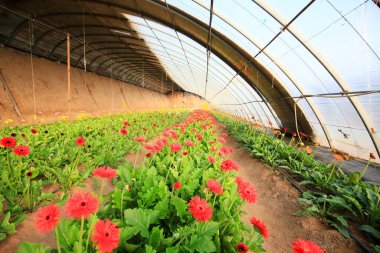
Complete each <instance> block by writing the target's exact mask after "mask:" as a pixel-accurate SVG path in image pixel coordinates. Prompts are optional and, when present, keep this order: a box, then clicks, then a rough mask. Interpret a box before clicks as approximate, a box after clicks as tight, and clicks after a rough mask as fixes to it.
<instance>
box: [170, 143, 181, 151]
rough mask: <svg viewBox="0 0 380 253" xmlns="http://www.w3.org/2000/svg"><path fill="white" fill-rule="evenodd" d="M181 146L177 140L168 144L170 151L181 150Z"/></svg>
mask: <svg viewBox="0 0 380 253" xmlns="http://www.w3.org/2000/svg"><path fill="white" fill-rule="evenodd" d="M181 148H182V145H181V144H179V143H178V142H174V143H172V144H170V149H171V150H172V152H178V151H180V150H181Z"/></svg>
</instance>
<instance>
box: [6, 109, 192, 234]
mask: <svg viewBox="0 0 380 253" xmlns="http://www.w3.org/2000/svg"><path fill="white" fill-rule="evenodd" d="M185 115H186V113H175V114H174V113H157V112H156V113H139V114H133V115H132V114H127V115H125V114H122V115H116V116H108V117H101V118H96V117H93V118H86V117H84V118H83V117H80V119H79V120H77V121H73V122H70V123H68V122H66V121H61V122H55V123H51V124H47V125H34V126H17V127H7V128H3V129H0V138H3V137H8V136H11V135H13V136H15V137H14V138H15V139H16V140H17V143H18V145H26V146H29V147H30V150H31V152H30V154H29V155H28V156H26V157H19V156H17V155H16V154H14V153H13V152H12V149H11V148H4V147H0V176H1V177H0V205H1V206H0V207H1V208H0V217H1V220H0V222H1V223H3V225H2V227H1V228H0V241H1V240H4V239H5V238H6V234H8V233H14V228H13V227H14V225H16V224H15V222H14V221H15V220H19V218H20V217H21V216H20V215H21V214H22V213H23V212H32V211H35V210H36V209H37V208H39V207H41V206H43V205H46V204H47V203H49V202H54V201H58V198H59V196H58V195H55V194H53V192H52V191H50V190H48V191H47V190H46V189H45V188H46V187H47V186H49V185H52V184H54V186H55V187H53V188H55V189H54V191H58V190H62V191H63V192H66V191H68V190H70V189H71V188H72V187H73V186H74V185H79V184H80V182H82V181H83V180H84V179H86V178H88V177H89V176H90V175H91V172H92V170H93V169H94V168H96V167H99V166H111V167H112V166H113V167H116V166H118V165H119V164H122V163H125V161H124V159H123V158H124V155H125V154H126V153H129V152H135V151H137V150H139V149H140V146H141V144H140V143H138V142H136V141H134V140H133V139H134V138H135V137H136V136H143V137H144V138H146V139H149V138H152V137H154V136H156V135H158V134H160V133H161V132H162V131H163V130H164V128H165V127H166V125H167V124H173V123H175V122H177V121H178V120H180V119H182V118H183V117H184V116H185ZM163 120H164V121H165V122H163ZM124 121H128V122H130V123H131V126H128V127H126V130H127V131H128V135H121V134H120V129H121V128H122V127H123V126H124V125H123V122H124ZM153 124H156V126H153ZM144 128H145V129H146V130H144ZM32 129H36V130H37V131H38V133H37V134H33V133H32V132H31V130H32ZM22 135H23V136H24V137H23V136H22ZM80 136H82V137H84V138H85V140H86V142H85V145H84V146H82V147H79V146H77V145H76V144H75V139H76V138H77V137H80ZM56 186H58V187H59V189H57V188H56ZM3 203H6V205H5V206H6V209H5V210H3V206H2V205H3ZM8 216H10V217H8ZM7 217H8V220H6V218H7Z"/></svg>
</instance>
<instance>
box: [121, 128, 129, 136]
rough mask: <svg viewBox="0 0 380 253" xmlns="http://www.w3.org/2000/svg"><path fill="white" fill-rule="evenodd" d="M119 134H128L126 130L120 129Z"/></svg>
mask: <svg viewBox="0 0 380 253" xmlns="http://www.w3.org/2000/svg"><path fill="white" fill-rule="evenodd" d="M120 133H121V134H122V135H127V134H128V131H127V130H126V129H124V128H122V129H120Z"/></svg>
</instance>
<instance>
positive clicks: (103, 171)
mask: <svg viewBox="0 0 380 253" xmlns="http://www.w3.org/2000/svg"><path fill="white" fill-rule="evenodd" d="M92 174H93V175H94V176H98V177H102V178H108V179H112V178H115V177H116V170H115V169H113V168H111V167H106V166H102V167H99V168H95V169H94V171H93V172H92Z"/></svg>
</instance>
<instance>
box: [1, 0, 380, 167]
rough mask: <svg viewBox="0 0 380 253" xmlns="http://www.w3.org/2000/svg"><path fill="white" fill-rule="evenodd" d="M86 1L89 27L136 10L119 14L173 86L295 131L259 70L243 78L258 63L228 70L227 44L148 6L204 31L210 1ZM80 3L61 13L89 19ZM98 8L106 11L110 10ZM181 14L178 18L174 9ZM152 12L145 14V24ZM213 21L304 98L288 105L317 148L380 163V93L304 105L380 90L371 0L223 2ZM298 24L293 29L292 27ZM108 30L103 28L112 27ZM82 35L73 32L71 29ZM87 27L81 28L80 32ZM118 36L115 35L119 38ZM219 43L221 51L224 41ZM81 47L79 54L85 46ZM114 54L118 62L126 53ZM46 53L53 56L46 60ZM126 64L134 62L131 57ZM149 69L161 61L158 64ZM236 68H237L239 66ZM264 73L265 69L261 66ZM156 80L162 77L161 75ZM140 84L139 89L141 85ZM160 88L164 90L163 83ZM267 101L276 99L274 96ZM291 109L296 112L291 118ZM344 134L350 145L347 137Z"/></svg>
mask: <svg viewBox="0 0 380 253" xmlns="http://www.w3.org/2000/svg"><path fill="white" fill-rule="evenodd" d="M0 2H1V0H0ZM23 2H25V3H26V4H27V3H32V2H36V3H37V5H36V6H34V8H38V5H40V4H41V3H40V2H39V1H38V0H33V1H17V3H20V5H21V7H22V4H23ZM82 2H83V3H85V6H88V7H90V4H92V3H94V4H95V5H94V6H92V5H91V8H93V9H91V12H92V14H91V12H89V13H85V15H86V19H88V18H89V17H90V16H91V15H96V18H97V19H98V20H97V21H99V20H101V22H103V23H108V22H109V21H108V20H107V22H106V21H105V20H106V19H109V18H112V20H113V23H112V24H113V25H115V26H116V25H119V23H120V17H118V18H116V17H115V18H113V16H112V15H114V13H113V12H112V11H111V9H112V8H111V6H113V7H115V6H118V7H116V8H114V9H113V11H115V10H116V9H118V8H119V7H120V6H121V7H122V8H119V9H122V10H123V9H124V8H125V10H128V11H126V12H123V11H122V10H119V13H117V15H120V16H121V17H124V18H125V20H128V26H130V27H131V28H132V30H133V31H132V30H130V31H131V32H132V33H133V36H138V37H139V38H143V39H144V43H145V44H146V45H147V46H148V47H149V49H150V51H151V52H153V54H154V56H155V57H157V58H158V61H159V63H160V64H161V65H162V67H163V68H164V69H165V71H166V73H167V74H168V76H169V78H170V79H171V80H174V82H175V83H176V84H178V85H179V86H181V87H182V88H183V89H184V90H186V91H189V92H193V93H195V94H198V95H200V96H202V97H205V98H206V99H207V100H208V101H209V102H210V103H212V104H213V105H214V106H216V107H217V108H220V109H221V110H223V111H226V112H230V113H232V114H235V115H238V116H241V117H244V118H246V119H251V117H252V116H254V117H255V119H254V120H256V121H257V122H258V123H260V124H263V125H268V123H269V122H272V123H273V124H274V126H275V127H286V125H283V124H284V122H285V121H286V120H287V119H286V118H284V115H290V116H292V112H291V113H290V114H289V113H288V114H286V113H285V114H284V113H283V112H282V111H281V113H282V114H281V115H282V116H281V118H279V117H278V116H277V115H280V114H278V113H280V112H279V110H281V108H279V105H280V104H281V103H280V102H279V100H275V99H273V98H272V97H270V96H269V97H268V96H266V97H265V96H263V94H261V93H259V91H258V90H257V89H256V88H255V85H260V82H263V81H265V80H264V79H262V77H261V76H259V69H257V71H256V73H257V80H252V76H251V77H250V78H251V79H250V83H249V84H248V83H247V82H246V80H247V76H246V75H245V74H246V73H245V71H241V72H240V71H237V70H238V69H237V66H248V63H249V62H247V63H244V62H238V63H236V62H233V61H234V60H235V59H233V58H229V57H228V56H227V58H228V59H227V58H226V57H225V56H224V60H228V61H229V64H230V65H228V64H226V63H225V62H224V61H222V60H221V59H219V58H218V56H217V55H216V54H214V50H215V48H214V47H215V45H214V44H218V43H219V42H220V41H214V40H211V43H210V48H209V47H207V49H211V50H206V48H205V46H204V45H203V46H202V45H200V44H198V43H197V42H196V41H198V42H199V41H200V39H199V37H198V38H196V37H197V36H196V35H194V34H192V36H193V37H191V38H190V37H187V36H186V35H185V34H182V33H181V32H180V31H181V29H182V30H184V29H183V27H176V25H177V24H176V23H175V22H174V20H175V19H174V18H173V17H171V18H172V21H173V22H171V23H170V22H167V23H166V25H167V26H164V25H162V24H159V23H156V22H154V21H152V19H153V20H156V19H157V20H163V19H162V17H163V16H162V14H163V13H162V12H160V13H158V11H161V10H158V9H159V8H157V9H156V10H154V11H157V13H153V12H151V13H149V12H148V11H152V10H153V7H151V6H149V7H148V8H151V9H146V10H141V8H144V7H145V6H148V5H146V3H152V4H155V5H157V6H159V4H158V3H161V6H159V7H160V8H161V9H163V8H164V6H166V8H167V11H168V12H167V13H165V14H169V15H172V14H173V13H175V14H176V15H177V14H178V15H182V13H185V14H186V15H188V16H189V17H191V18H192V19H193V21H194V22H195V23H196V24H198V22H199V23H203V25H204V27H207V26H208V25H209V22H210V13H211V11H210V6H209V5H210V1H202V0H166V1H165V0H161V1H160V0H146V1H138V2H137V1H134V0H132V1H118V0H112V1H102V0H83V1H76V2H75V4H81V3H82ZM12 3H13V2H12ZM57 3H58V2H57ZM69 3H70V5H72V6H71V7H70V8H71V10H70V8H69V7H66V6H67V5H68V4H69ZM87 3H88V5H87ZM26 4H25V5H26ZM59 4H61V2H59ZM75 4H74V3H72V2H71V1H67V2H66V1H65V3H64V6H61V7H65V10H62V14H63V15H77V16H78V14H79V12H77V13H76V14H75V13H74V12H73V11H72V9H75V8H77V6H75ZM96 4H99V5H102V7H99V6H97V5H96ZM140 5H141V7H140ZM107 8H109V9H110V10H107ZM139 8H140V9H139ZM173 9H175V10H174V11H173ZM177 10H180V11H181V12H182V13H179V12H178V11H177ZM42 11H43V9H42ZM65 11H66V13H65ZM142 11H144V13H145V14H144V15H146V16H145V17H144V15H143V14H142ZM100 12H101V13H100ZM127 12H128V13H127ZM139 12H140V13H139ZM212 14H213V15H212V23H211V27H212V29H210V30H209V34H210V31H212V32H213V33H215V32H217V33H219V34H222V35H223V36H225V37H226V38H227V39H229V40H231V41H232V42H234V43H235V45H237V47H240V48H239V49H237V50H240V51H239V52H242V51H245V52H244V53H247V54H248V55H249V56H250V57H251V59H254V60H255V61H257V62H258V63H260V64H261V65H262V66H264V67H265V71H269V72H268V73H269V75H270V76H271V79H272V87H269V88H271V89H272V90H275V89H279V88H281V89H284V90H285V91H286V92H287V93H288V94H289V95H290V96H292V97H294V98H290V99H288V100H287V101H290V100H291V103H290V102H289V103H288V104H289V105H291V104H294V103H295V102H296V103H297V104H296V105H297V106H298V108H299V109H300V111H299V116H300V117H301V116H305V117H306V120H307V121H308V123H309V124H310V125H311V127H312V132H313V137H314V139H315V141H317V142H320V143H321V145H324V146H330V147H333V148H337V149H340V150H343V151H346V152H347V153H349V154H351V155H353V156H357V157H362V158H365V159H367V158H368V154H369V152H376V151H377V154H378V155H379V146H380V142H379V138H378V129H379V127H380V118H379V117H378V116H379V115H378V114H379V106H378V105H379V104H380V103H379V102H380V97H379V93H378V92H375V93H372V94H367V95H365V96H358V97H346V96H342V97H341V98H326V97H321V96H312V97H306V98H302V99H298V98H296V97H298V96H302V95H308V94H322V93H334V92H337V93H340V92H342V91H344V92H359V91H363V90H364V91H371V90H378V89H379V87H378V86H380V82H379V81H380V58H379V55H380V35H379V33H378V32H377V30H378V29H377V26H378V24H379V23H380V9H379V8H378V7H377V6H376V5H375V4H374V2H372V1H371V0H351V1H345V0H334V1H332V0H318V1H315V0H312V1H304V0H297V1H294V0H292V1H277V0H265V1H264V0H224V1H221V0H218V1H216V0H215V1H214V4H213V11H212ZM55 15H57V14H55ZM160 15H161V16H160ZM63 17H65V16H63ZM70 17H72V16H70ZM80 18H81V17H80V16H79V17H76V19H74V20H72V22H74V23H78V22H80ZM185 18H187V17H185ZM67 20H69V19H66V20H64V19H59V22H60V23H62V22H66V21H67ZM70 20H71V19H70ZM94 20H95V18H94ZM118 22H119V23H118ZM0 23H1V22H0ZM103 23H102V24H103ZM169 23H170V24H169ZM195 23H194V24H195ZM289 23H290V25H288V24H289ZM95 24H97V23H95ZM182 25H183V24H182ZM101 27H102V28H103V25H102V26H101ZM64 28H66V27H64ZM95 28H96V26H95V25H94V29H95ZM99 28H100V27H99ZM104 28H107V27H104ZM177 28H179V29H177ZM191 28H192V27H191V26H190V29H191ZM193 28H194V29H195V28H196V27H193ZM73 29H74V28H73V26H71V27H70V31H72V30H73ZM78 29H79V30H80V29H81V28H80V26H79V28H78ZM185 30H186V29H185ZM199 31H200V30H199ZM280 31H282V32H280ZM108 32H109V31H108ZM135 32H136V34H135ZM74 33H75V32H74ZM219 34H218V36H219ZM101 35H103V34H101ZM113 35H114V36H115V33H113ZM107 36H108V35H107ZM119 36H120V41H121V42H129V41H127V39H133V38H127V37H130V36H123V34H119ZM133 36H132V37H133ZM199 36H201V34H200V35H199ZM211 37H212V36H211ZM212 38H213V37H212ZM219 38H220V36H219ZM107 40H108V38H107ZM115 43H116V42H115ZM94 44H95V43H94ZM125 44H128V43H125ZM218 45H219V46H220V43H219V44H218ZM77 46H78V47H79V46H80V43H78V45H77ZM144 46H145V45H144ZM15 47H17V46H15ZM130 48H133V49H135V50H134V52H133V53H134V54H135V55H136V54H143V53H144V52H145V53H146V52H147V51H146V49H145V50H140V49H139V48H137V47H130ZM63 53H64V52H63ZM114 53H115V54H117V52H116V51H115V52H114ZM218 53H220V52H218ZM230 53H232V52H230V51H229V52H227V54H230ZM208 54H209V56H210V57H208ZM41 55H42V56H44V55H43V52H42V53H41ZM219 57H220V54H219ZM151 58H152V57H151ZM125 59H128V56H126V57H125ZM147 61H148V62H151V60H147ZM235 61H236V60H235ZM78 62H79V61H78ZM132 62H133V61H132ZM231 63H233V64H235V66H234V68H232V66H231ZM99 64H100V65H101V64H103V63H102V62H100V63H99ZM244 64H245V65H244ZM79 65H80V64H79ZM95 65H98V64H95ZM154 65H155V66H158V62H157V61H156V60H154ZM108 66H109V65H107V67H108ZM230 66H231V67H230ZM248 67H250V66H248ZM255 67H256V68H258V67H257V66H256V65H255ZM160 68H161V66H160V67H159V69H160ZM120 69H122V68H120ZM244 70H245V69H244ZM160 71H161V70H160ZM133 72H135V71H134V70H133V71H132V72H131V73H132V74H133ZM151 73H152V74H154V73H155V72H154V69H152V72H151ZM253 73H254V72H253ZM264 74H266V73H264ZM244 75H245V76H244ZM135 76H136V75H135ZM266 78H268V76H266ZM161 79H162V75H161ZM206 80H207V81H206ZM140 82H141V78H140ZM278 83H279V84H280V86H281V87H278V86H277V84H278ZM136 85H139V81H137V83H136ZM152 85H153V87H154V82H152ZM264 88H265V87H264ZM267 88H268V87H267ZM267 91H268V90H267ZM286 92H285V93H286ZM281 93H282V94H284V93H283V92H280V93H278V94H281ZM267 94H271V93H268V92H267ZM263 99H264V100H263ZM272 106H273V108H275V110H274V109H273V108H272ZM295 108H296V107H295ZM289 109H292V108H291V107H290V108H284V109H283V110H284V111H286V110H289ZM275 111H276V112H277V115H276V112H275ZM291 121H293V122H294V121H295V120H294V119H291V120H290V119H289V123H291ZM297 121H298V120H297ZM301 123H302V122H301ZM285 124H286V123H285ZM343 133H344V134H346V136H348V138H345V137H344V134H343ZM378 161H379V160H378Z"/></svg>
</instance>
